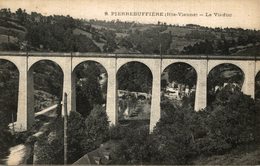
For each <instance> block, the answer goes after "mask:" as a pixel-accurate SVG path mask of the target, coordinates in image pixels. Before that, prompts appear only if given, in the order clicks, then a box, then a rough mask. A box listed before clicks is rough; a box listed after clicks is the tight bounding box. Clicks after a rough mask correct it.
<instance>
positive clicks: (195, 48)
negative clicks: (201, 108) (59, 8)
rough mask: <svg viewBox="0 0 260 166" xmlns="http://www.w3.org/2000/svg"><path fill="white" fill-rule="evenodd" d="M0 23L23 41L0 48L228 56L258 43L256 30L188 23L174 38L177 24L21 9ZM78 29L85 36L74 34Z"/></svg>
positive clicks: (0, 13) (2, 13)
mask: <svg viewBox="0 0 260 166" xmlns="http://www.w3.org/2000/svg"><path fill="white" fill-rule="evenodd" d="M0 22H2V23H3V24H2V26H4V27H5V28H8V29H9V30H8V31H6V32H2V33H3V34H5V35H8V36H15V37H16V36H18V35H19V34H20V33H18V32H17V31H14V29H17V30H21V31H23V33H25V35H24V37H19V42H18V43H13V42H7V43H6V42H3V43H1V45H0V49H1V50H25V51H31V50H34V51H63V52H108V53H142V54H169V55H174V54H209V55H211V54H217V55H228V54H232V53H234V52H236V51H237V49H236V48H237V47H241V46H247V45H248V44H250V45H252V46H255V45H256V44H257V43H259V42H260V33H259V31H256V30H248V29H246V30H244V29H241V28H237V29H235V28H208V27H201V26H195V25H187V26H184V27H183V28H184V29H185V28H186V29H187V30H186V31H187V32H186V33H185V34H184V35H183V36H178V35H179V34H174V33H173V32H172V30H171V28H173V27H177V28H180V26H177V25H174V26H173V25H167V24H161V23H160V24H158V25H150V24H148V25H146V24H140V23H134V22H122V21H120V20H116V21H100V20H89V21H86V20H83V19H74V18H72V17H70V16H69V15H67V16H59V15H52V16H43V15H41V14H40V13H36V12H31V14H28V13H27V12H26V11H25V10H22V9H18V10H17V11H16V12H15V13H12V12H11V11H10V9H1V10H0ZM11 22H13V23H11ZM98 26H100V27H101V28H100V27H98ZM76 29H79V30H82V31H83V32H82V33H81V32H80V33H75V32H74V31H75V30H76ZM84 33H87V34H88V35H86V34H84ZM176 33H177V32H176ZM178 40H180V41H183V40H186V41H187V42H186V44H183V48H182V49H180V48H175V47H173V46H172V45H173V44H176V43H175V42H177V45H180V44H181V43H180V44H178ZM190 41H193V42H190ZM189 43H190V44H189ZM250 47H251V46H250ZM123 48H124V49H123ZM122 49H123V50H122Z"/></svg>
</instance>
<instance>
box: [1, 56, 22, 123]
mask: <svg viewBox="0 0 260 166" xmlns="http://www.w3.org/2000/svg"><path fill="white" fill-rule="evenodd" d="M18 89H19V70H18V68H17V67H16V65H15V64H14V63H12V62H11V61H8V60H5V59H0V121H1V123H2V124H1V125H4V126H6V125H8V124H10V123H12V122H16V121H17V108H18Z"/></svg>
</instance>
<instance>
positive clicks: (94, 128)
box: [81, 105, 109, 153]
mask: <svg viewBox="0 0 260 166" xmlns="http://www.w3.org/2000/svg"><path fill="white" fill-rule="evenodd" d="M85 127H86V128H85V131H84V132H85V133H84V139H83V140H82V142H81V146H82V147H83V149H84V153H87V152H90V151H92V150H94V149H96V148H98V147H99V146H100V144H101V143H103V142H105V141H107V139H108V138H109V122H108V117H107V114H106V111H105V108H104V107H102V106H100V105H95V106H94V108H93V110H92V111H91V112H90V114H89V116H88V117H87V118H86V120H85Z"/></svg>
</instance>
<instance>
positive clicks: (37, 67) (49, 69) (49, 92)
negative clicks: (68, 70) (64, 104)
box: [27, 60, 64, 117]
mask: <svg viewBox="0 0 260 166" xmlns="http://www.w3.org/2000/svg"><path fill="white" fill-rule="evenodd" d="M63 77H64V74H63V71H62V69H61V67H60V66H59V65H58V64H57V63H55V62H53V61H51V60H40V61H37V62H36V63H34V64H33V65H32V66H31V67H30V69H29V71H28V83H27V84H28V94H27V95H28V96H29V97H28V98H29V101H28V108H30V107H33V108H31V109H33V111H34V113H39V112H40V111H43V110H44V109H46V108H49V107H51V106H54V105H55V104H58V103H60V102H61V100H62V96H63V94H62V93H63V79H64V78H63ZM31 100H33V101H31ZM32 102H33V103H32ZM57 114H58V115H60V114H61V108H60V107H58V108H57ZM43 115H46V116H48V117H52V116H56V113H54V112H53V113H51V112H48V113H46V114H43Z"/></svg>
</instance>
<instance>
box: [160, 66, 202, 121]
mask: <svg viewBox="0 0 260 166" xmlns="http://www.w3.org/2000/svg"><path fill="white" fill-rule="evenodd" d="M196 84H197V72H196V70H195V69H194V67H192V66H191V65H189V64H188V63H184V62H176V63H172V64H170V65H169V66H167V67H166V68H165V69H164V71H163V72H162V75H161V95H162V97H161V102H167V101H168V102H170V103H172V104H173V105H175V106H177V107H182V106H185V107H189V108H192V109H194V105H195V93H196ZM162 114H163V112H162ZM162 116H163V115H162Z"/></svg>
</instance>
